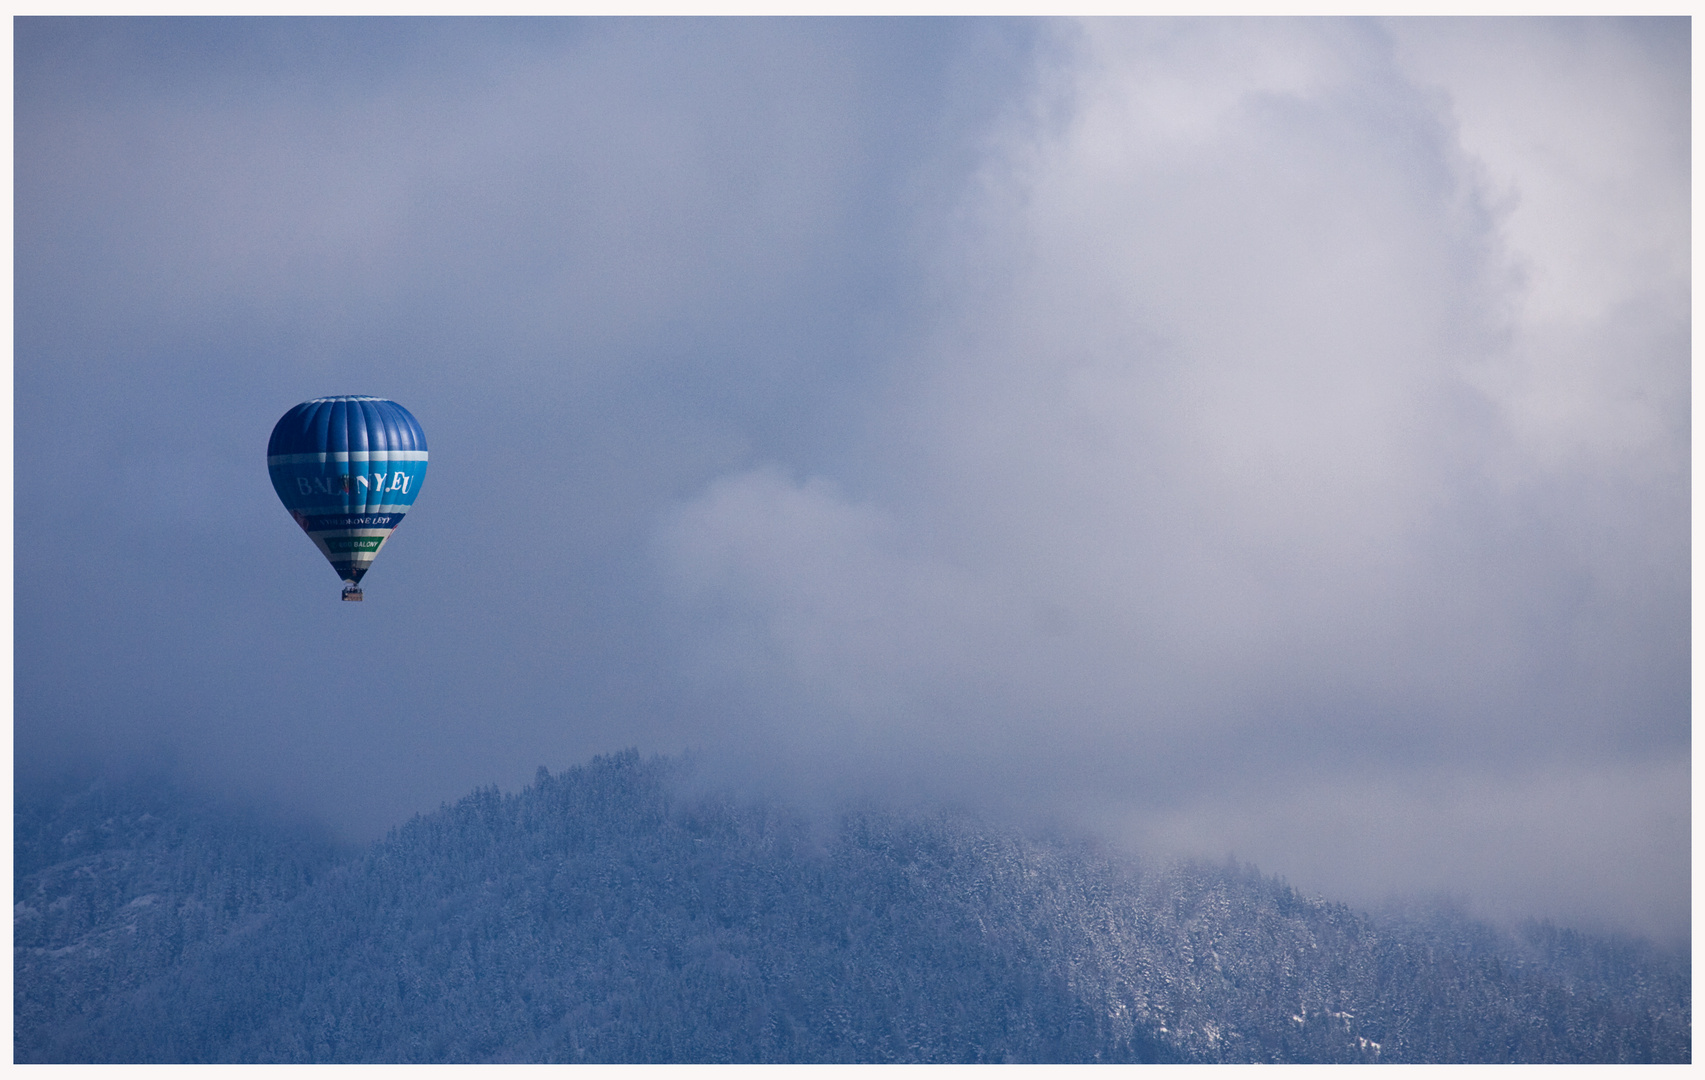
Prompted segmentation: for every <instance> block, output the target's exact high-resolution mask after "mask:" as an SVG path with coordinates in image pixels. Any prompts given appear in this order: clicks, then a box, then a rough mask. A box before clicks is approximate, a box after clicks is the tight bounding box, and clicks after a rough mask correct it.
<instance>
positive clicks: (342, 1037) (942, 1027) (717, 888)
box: [13, 752, 1691, 1062]
mask: <svg viewBox="0 0 1705 1080" xmlns="http://www.w3.org/2000/svg"><path fill="white" fill-rule="evenodd" d="M682 770H683V766H682V765H681V764H680V763H679V762H677V761H672V760H670V759H656V758H654V759H651V760H649V761H642V760H641V759H640V757H639V756H638V755H637V754H635V753H632V752H628V753H624V754H618V755H613V756H609V757H603V758H598V759H595V760H594V761H593V762H591V763H590V764H589V765H587V766H584V767H580V768H575V769H571V770H569V771H567V772H565V773H562V774H559V775H556V776H552V775H550V774H548V773H546V772H545V770H543V769H541V770H540V771H539V776H538V779H537V781H536V782H535V783H534V784H533V785H532V786H530V787H528V788H527V789H526V790H524V791H522V792H520V793H518V794H512V795H504V794H500V793H499V792H498V791H497V790H496V789H482V790H480V791H476V792H475V793H473V794H472V795H469V796H468V797H466V798H464V799H462V800H461V801H460V802H458V803H456V804H455V805H454V806H447V807H445V808H443V809H441V810H440V811H438V812H436V813H434V814H430V815H426V816H421V817H417V818H415V819H414V820H412V821H410V822H409V823H407V824H406V825H404V826H402V827H400V828H398V829H396V830H394V831H393V832H392V833H391V835H389V836H388V837H387V838H385V839H384V840H382V841H380V842H378V843H376V844H374V845H372V846H371V847H370V848H367V849H365V850H361V851H356V852H351V851H348V850H345V849H342V848H339V847H338V846H337V845H335V844H333V843H331V842H329V841H328V840H325V839H324V838H320V837H317V836H315V835H314V834H312V833H310V832H307V831H304V830H291V829H285V828H281V827H277V826H269V825H267V824H265V823H263V822H261V821H260V820H259V819H254V818H249V817H246V816H244V815H242V814H235V813H233V812H231V811H229V810H227V809H223V808H219V807H216V806H213V805H211V804H208V803H204V802H198V801H196V800H194V799H190V798H188V797H185V796H182V795H175V794H173V793H171V792H170V791H165V790H159V789H144V788H139V787H137V786H135V785H131V786H128V787H108V786H102V785H96V786H95V787H94V788H84V789H79V790H74V791H73V790H62V791H59V792H57V793H53V794H49V795H43V796H39V797H32V798H28V799H26V798H24V797H22V796H20V797H19V800H18V803H17V806H16V810H15V822H16V825H15V860H16V876H15V885H14V890H15V895H14V920H13V921H14V946H15V947H14V954H15V958H14V973H15V993H14V1020H15V1044H14V1055H15V1058H16V1060H18V1061H109V1062H112V1061H126V1062H128V1061H409V1062H419V1061H445V1062H456V1061H562V1062H573V1061H606V1062H608V1061H691V1062H718V1061H742V1062H743V1061H790V1062H807V1061H864V1062H887V1061H967V1062H976V1061H990V1062H998V1061H1293V1062H1327V1061H1346V1062H1347V1061H1426V1062H1453V1061H1487V1062H1491V1061H1533V1062H1539V1061H1582V1062H1585V1061H1672V1062H1674V1061H1682V1062H1685V1061H1689V1060H1691V1035H1690V1025H1691V998H1690V977H1691V971H1690V966H1689V961H1688V958H1687V957H1686V956H1685V955H1684V954H1681V953H1671V952H1665V951H1662V950H1659V949H1657V948H1656V947H1654V946H1651V945H1648V944H1645V943H1641V942H1633V941H1624V940H1610V939H1603V938H1596V937H1591V936H1587V935H1582V934H1578V933H1574V932H1572V931H1567V930H1560V929H1557V928H1555V927H1551V926H1548V925H1534V926H1529V927H1528V928H1526V929H1525V930H1524V931H1523V932H1522V933H1520V934H1519V935H1510V934H1506V933H1503V932H1501V931H1498V930H1495V929H1493V928H1491V927H1488V926H1485V925H1483V924H1479V923H1475V922H1473V921H1470V920H1467V919H1464V918H1462V917H1460V916H1456V915H1452V914H1449V913H1434V914H1431V915H1428V916H1425V917H1417V916H1411V917H1408V918H1406V919H1403V920H1397V919H1392V918H1384V919H1375V918H1373V917H1370V916H1367V915H1364V914H1359V913H1357V912H1354V911H1352V910H1350V909H1349V908H1347V907H1345V906H1343V905H1340V904H1333V903H1329V902H1326V901H1323V900H1318V899H1313V898H1309V897H1305V896H1302V895H1299V894H1298V893H1297V892H1295V891H1294V890H1292V889H1291V888H1289V887H1288V886H1287V885H1285V884H1284V883H1283V882H1281V881H1277V880H1275V879H1272V878H1267V877H1263V876H1261V875H1260V874H1258V873H1257V872H1255V871H1254V870H1252V869H1249V868H1246V867H1237V866H1229V865H1228V866H1204V865H1198V864H1172V865H1164V866H1162V865H1148V864H1139V863H1136V862H1134V861H1131V860H1127V859H1121V858H1115V857H1110V856H1106V855H1103V854H1098V853H1096V852H1095V851H1094V850H1092V849H1091V848H1089V847H1086V846H1073V845H1071V844H1066V843H1062V842H1058V841H1040V840H1032V839H1026V838H1023V837H1020V836H1017V835H1014V834H1011V833H1008V832H1004V831H1001V830H998V829H993V828H990V827H987V826H984V825H981V824H979V823H978V822H976V821H974V820H972V819H969V818H966V817H963V816H956V815H952V814H947V813H937V814H923V813H915V812H914V813H899V812H884V811H879V810H869V809H866V810H861V811H849V812H847V813H845V814H843V815H842V816H841V817H840V818H839V819H838V820H837V821H836V822H835V823H834V825H833V826H832V827H830V828H827V829H825V828H823V827H821V826H814V825H813V824H812V823H811V822H810V821H807V820H806V819H805V818H804V817H803V816H801V815H797V814H794V813H791V812H789V811H788V810H787V809H786V808H785V807H779V806H776V805H765V804H757V803H751V802H736V801H732V800H729V799H723V798H715V797H706V796H702V795H701V796H689V795H687V794H685V788H684V786H683V785H682V784H681V783H680V782H679V778H680V775H681V773H682Z"/></svg>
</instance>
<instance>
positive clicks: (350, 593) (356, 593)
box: [343, 585, 361, 600]
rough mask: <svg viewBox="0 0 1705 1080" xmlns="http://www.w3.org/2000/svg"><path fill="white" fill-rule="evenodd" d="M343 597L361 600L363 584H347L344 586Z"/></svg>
mask: <svg viewBox="0 0 1705 1080" xmlns="http://www.w3.org/2000/svg"><path fill="white" fill-rule="evenodd" d="M343 598H344V599H345V600H360V599H361V586H359V585H345V586H344V587H343Z"/></svg>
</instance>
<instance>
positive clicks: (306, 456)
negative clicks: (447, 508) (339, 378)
mask: <svg viewBox="0 0 1705 1080" xmlns="http://www.w3.org/2000/svg"><path fill="white" fill-rule="evenodd" d="M266 468H267V471H268V472H269V473H271V474H272V486H273V490H275V491H277V492H278V497H279V498H280V499H282V500H283V501H284V508H285V509H286V510H288V511H290V516H291V517H293V518H295V519H296V524H298V525H300V526H302V531H303V532H306V533H307V534H308V538H309V539H310V540H312V541H313V542H314V546H315V547H318V548H319V549H320V554H322V555H324V556H325V557H326V561H328V562H330V563H331V564H332V569H333V570H336V571H337V572H338V576H339V577H341V578H343V582H344V590H343V598H344V599H345V600H359V599H361V587H360V582H361V578H362V575H364V574H366V573H367V569H368V568H369V567H370V566H372V565H373V560H374V558H376V557H377V556H378V554H379V549H380V548H382V547H384V546H385V541H386V540H387V539H389V538H390V535H391V533H392V532H393V531H395V529H396V527H397V525H398V524H399V523H401V521H402V520H403V515H404V514H405V513H407V512H408V509H409V507H411V506H413V505H414V500H415V497H416V496H417V495H419V494H420V486H421V484H422V483H423V482H424V481H425V479H426V433H425V432H424V431H422V430H421V429H420V423H419V421H417V420H415V418H414V417H413V416H412V415H410V414H409V411H408V410H407V409H405V408H403V407H402V406H401V405H398V404H397V403H396V402H394V401H387V400H385V399H384V398H376V397H324V398H315V399H314V400H312V401H304V402H303V403H302V404H300V405H298V406H296V407H295V408H294V409H291V410H290V411H289V412H287V413H285V414H284V416H283V418H282V419H280V420H279V421H278V424H277V425H276V426H275V427H274V428H273V429H272V441H271V442H269V443H268V444H267V447H266Z"/></svg>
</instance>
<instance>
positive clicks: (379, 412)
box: [266, 396, 426, 457]
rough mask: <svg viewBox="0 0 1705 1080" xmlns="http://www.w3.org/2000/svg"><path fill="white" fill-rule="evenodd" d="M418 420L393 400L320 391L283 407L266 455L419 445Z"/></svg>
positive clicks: (421, 437) (423, 435)
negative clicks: (319, 395) (287, 408)
mask: <svg viewBox="0 0 1705 1080" xmlns="http://www.w3.org/2000/svg"><path fill="white" fill-rule="evenodd" d="M425 449H426V432H424V431H422V430H421V429H420V421H418V420H416V419H415V418H414V417H413V415H411V414H410V413H409V411H408V410H407V409H405V408H403V407H402V406H401V405H398V404H397V403H396V402H394V401H387V400H386V399H384V398H376V397H356V396H345V397H323V398H315V399H314V400H312V401H304V402H303V403H302V404H300V405H298V406H296V407H295V408H294V409H291V410H290V411H289V412H287V413H285V414H284V416H283V418H282V419H280V420H279V421H278V424H277V425H276V426H275V427H274V428H273V429H272V440H271V441H270V442H268V443H267V444H266V456H267V457H272V456H273V455H275V454H326V453H332V454H341V453H345V452H348V451H354V450H425Z"/></svg>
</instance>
